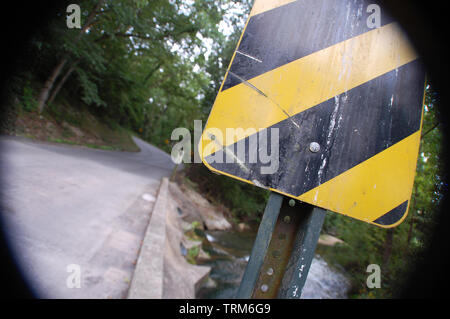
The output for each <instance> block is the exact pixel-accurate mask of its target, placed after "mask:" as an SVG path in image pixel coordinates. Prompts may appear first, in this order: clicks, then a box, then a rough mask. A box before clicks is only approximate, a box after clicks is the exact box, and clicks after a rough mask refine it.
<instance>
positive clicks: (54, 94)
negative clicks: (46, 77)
mask: <svg viewBox="0 0 450 319" xmlns="http://www.w3.org/2000/svg"><path fill="white" fill-rule="evenodd" d="M78 62H79V60H78V61H77V62H75V63H74V64H72V66H71V67H70V68H69V69H68V70H67V72H66V74H64V76H63V77H62V79H61V80H60V81H59V83H58V85H57V86H56V88H55V89H54V90H53V93H52V95H51V96H50V98H49V99H48V102H47V104H50V103H52V102H53V100H54V99H55V97H56V95H58V93H59V90H61V88H62V87H63V85H64V83H66V81H67V79H68V78H69V76H70V75H71V74H72V72H73V71H74V70H75V66H76V65H77V64H78Z"/></svg>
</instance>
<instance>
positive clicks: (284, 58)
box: [222, 0, 393, 90]
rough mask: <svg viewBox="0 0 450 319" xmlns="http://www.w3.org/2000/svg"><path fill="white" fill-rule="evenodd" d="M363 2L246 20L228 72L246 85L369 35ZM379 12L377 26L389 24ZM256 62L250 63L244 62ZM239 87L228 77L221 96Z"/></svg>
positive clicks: (324, 2) (316, 4)
mask: <svg viewBox="0 0 450 319" xmlns="http://www.w3.org/2000/svg"><path fill="white" fill-rule="evenodd" d="M374 2H376V1H365V0H339V1H336V0H301V1H295V2H292V3H289V4H286V5H284V6H281V7H278V8H275V9H272V10H270V11H266V12H263V13H261V14H258V15H255V16H253V17H251V18H250V21H249V23H248V24H247V28H246V29H245V33H244V35H243V37H242V40H241V43H240V45H239V48H238V51H239V52H241V53H244V54H245V55H244V54H239V53H236V55H235V58H234V60H233V64H232V65H231V68H230V71H231V72H232V73H234V74H236V75H238V76H239V77H241V78H243V79H245V80H249V79H251V78H254V77H256V76H258V75H261V74H263V73H265V72H268V71H270V70H273V69H275V68H277V67H280V66H282V65H284V64H287V63H289V62H292V61H295V60H298V59H300V58H302V57H304V56H307V55H309V54H311V53H314V52H316V51H319V50H322V49H325V48H327V47H330V46H332V45H334V44H337V43H339V42H342V41H345V40H347V39H350V38H353V37H356V36H358V35H360V34H363V33H365V32H368V31H370V30H371V29H369V28H368V26H367V19H368V18H369V16H370V14H371V13H370V12H369V13H367V6H368V5H369V4H371V3H374ZM392 21H393V20H392V19H391V18H390V17H389V15H388V14H387V13H386V12H384V11H383V10H382V11H381V25H382V26H383V25H386V24H388V23H391V22H392ZM246 55H248V56H251V57H254V58H255V59H252V58H249V57H248V56H246ZM239 83H240V81H239V79H238V78H236V77H233V76H227V78H226V80H225V83H224V85H223V88H222V90H226V89H229V88H231V87H233V86H235V85H237V84H239Z"/></svg>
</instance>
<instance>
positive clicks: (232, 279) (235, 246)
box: [197, 231, 350, 299]
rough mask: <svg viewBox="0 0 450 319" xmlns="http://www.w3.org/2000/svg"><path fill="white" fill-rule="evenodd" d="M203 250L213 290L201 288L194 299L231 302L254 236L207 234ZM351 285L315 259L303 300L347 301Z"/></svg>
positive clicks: (227, 232) (221, 233)
mask: <svg viewBox="0 0 450 319" xmlns="http://www.w3.org/2000/svg"><path fill="white" fill-rule="evenodd" d="M205 235H206V238H207V241H205V244H204V250H205V251H207V252H208V253H210V255H211V259H210V260H208V261H206V262H204V264H205V265H209V266H211V267H212V269H211V274H210V277H211V279H212V280H213V281H214V283H215V286H214V287H208V288H206V287H205V288H202V289H201V290H200V291H199V292H198V293H197V298H212V299H231V298H234V297H235V296H236V294H237V291H238V289H239V285H240V283H241V280H242V276H243V274H244V270H245V267H246V266H247V262H248V259H249V257H250V252H251V249H252V247H253V242H254V240H255V237H256V234H255V233H254V232H243V233H239V232H234V231H206V232H205ZM349 288H350V282H349V281H348V279H347V278H345V276H344V275H343V274H342V273H340V272H339V271H338V270H336V269H333V268H332V267H331V266H329V265H328V264H327V262H326V261H325V260H324V259H323V258H322V257H320V256H319V255H316V256H315V257H314V259H313V262H312V264H311V268H310V271H309V274H308V279H307V280H306V283H305V287H304V289H303V293H302V298H304V299H336V298H347V291H348V290H349Z"/></svg>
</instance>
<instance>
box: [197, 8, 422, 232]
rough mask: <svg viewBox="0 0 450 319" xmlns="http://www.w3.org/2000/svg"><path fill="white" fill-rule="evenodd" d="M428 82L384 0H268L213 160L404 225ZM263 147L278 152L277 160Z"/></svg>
mask: <svg viewBox="0 0 450 319" xmlns="http://www.w3.org/2000/svg"><path fill="white" fill-rule="evenodd" d="M424 83H425V71H424V69H423V68H422V66H421V63H420V61H419V60H418V56H417V54H416V52H415V51H414V49H412V47H411V45H410V43H409V42H408V40H407V38H406V36H405V35H404V34H403V33H402V31H401V29H400V27H399V25H398V24H397V23H396V22H395V21H393V19H392V18H391V17H389V15H388V14H387V13H386V12H384V11H383V8H380V6H379V5H377V4H374V1H371V2H367V1H364V0H339V1H336V0H298V1H292V0H256V1H255V3H254V6H253V9H252V11H251V13H250V17H249V19H248V21H247V24H246V27H245V30H244V32H243V34H242V36H241V39H240V41H239V43H238V47H237V50H236V51H235V53H234V55H233V58H232V61H231V64H230V67H229V69H228V72H227V74H226V76H225V79H224V81H223V84H222V87H221V89H220V92H219V94H218V96H217V98H216V101H215V103H214V106H213V109H212V111H211V114H210V116H209V119H208V122H207V124H206V127H205V129H204V131H203V135H202V139H201V141H200V144H199V150H200V154H201V156H202V160H203V163H204V164H205V165H206V166H207V167H208V168H209V169H211V170H212V171H215V172H217V173H221V174H225V175H228V176H231V177H234V178H237V179H239V180H242V181H246V182H249V183H253V184H255V185H257V186H260V187H265V188H268V189H270V190H272V191H276V192H279V193H281V194H284V195H286V196H290V197H293V198H296V199H298V200H301V201H304V202H307V203H310V204H313V205H316V206H319V207H322V208H325V209H329V210H331V211H334V212H337V213H341V214H345V215H347V216H350V217H353V218H356V219H359V220H363V221H365V222H368V223H372V224H376V225H378V226H381V227H394V226H396V225H398V224H400V223H401V222H402V220H403V219H404V218H405V217H406V213H407V210H408V206H409V199H410V197H411V191H412V186H413V182H414V176H415V168H416V162H417V156H418V151H419V142H420V133H421V122H422V109H423V98H424ZM230 128H234V129H235V130H234V131H233V130H231V131H230V130H229V129H230ZM227 129H228V130H227ZM276 139H278V140H279V145H278V146H277V147H278V149H277V150H275V147H274V146H271V145H272V144H271V141H275V140H276ZM255 143H256V144H255ZM255 145H256V147H254V146H255ZM274 145H275V144H274ZM252 146H253V147H252ZM262 148H266V149H267V150H266V153H267V154H265V155H268V154H270V153H271V152H272V153H273V152H277V155H278V167H277V170H276V171H274V172H270V169H269V173H267V171H268V170H267V166H268V165H269V164H268V162H267V156H265V157H264V156H259V154H258V153H259V151H260V150H261V149H262ZM239 150H241V151H242V150H244V151H242V152H239ZM221 159H223V160H221ZM262 167H266V172H264V171H263V170H262V169H261V168H262Z"/></svg>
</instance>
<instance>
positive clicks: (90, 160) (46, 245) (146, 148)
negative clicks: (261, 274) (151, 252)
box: [0, 137, 173, 298]
mask: <svg viewBox="0 0 450 319" xmlns="http://www.w3.org/2000/svg"><path fill="white" fill-rule="evenodd" d="M133 139H134V141H135V143H136V144H137V145H138V146H139V148H140V149H141V151H140V152H137V153H130V152H116V151H105V150H95V149H89V148H83V147H72V146H65V145H54V144H48V143H35V142H32V141H30V140H27V139H23V138H16V137H0V174H1V175H0V176H1V180H0V182H1V193H0V194H1V197H0V199H1V204H2V207H1V217H2V221H3V225H4V231H5V232H6V234H7V236H8V238H9V244H10V247H11V249H12V250H13V251H14V252H15V257H16V259H17V262H18V264H20V267H21V270H22V272H23V273H24V275H25V276H26V278H28V281H29V283H30V285H31V286H32V287H33V289H34V291H35V292H36V294H37V295H38V296H39V297H42V298H124V297H125V296H126V293H127V290H128V287H129V282H130V280H131V277H132V273H133V270H134V263H135V260H136V257H137V254H138V250H139V247H140V243H141V240H142V238H143V236H144V232H145V229H146V226H147V224H148V221H149V218H150V213H151V208H152V205H153V202H154V197H155V195H156V192H157V188H158V186H159V183H160V180H161V178H162V177H164V176H168V175H169V174H170V172H171V169H172V168H173V164H172V161H171V158H170V156H169V155H168V154H166V153H164V152H163V151H161V150H159V149H158V148H156V147H154V146H152V145H149V144H148V143H146V142H144V141H142V140H140V139H138V138H135V137H133Z"/></svg>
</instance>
